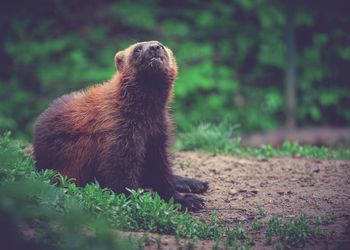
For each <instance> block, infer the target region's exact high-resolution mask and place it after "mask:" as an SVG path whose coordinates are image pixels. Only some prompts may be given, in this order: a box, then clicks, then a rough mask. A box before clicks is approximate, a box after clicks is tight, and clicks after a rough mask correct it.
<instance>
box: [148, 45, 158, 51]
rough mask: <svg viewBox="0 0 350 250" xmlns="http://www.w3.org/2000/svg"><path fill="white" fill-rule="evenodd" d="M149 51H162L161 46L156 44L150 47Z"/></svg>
mask: <svg viewBox="0 0 350 250" xmlns="http://www.w3.org/2000/svg"><path fill="white" fill-rule="evenodd" d="M149 49H150V50H151V51H152V52H156V51H158V50H159V49H160V46H159V45H158V44H154V45H151V46H150V47H149Z"/></svg>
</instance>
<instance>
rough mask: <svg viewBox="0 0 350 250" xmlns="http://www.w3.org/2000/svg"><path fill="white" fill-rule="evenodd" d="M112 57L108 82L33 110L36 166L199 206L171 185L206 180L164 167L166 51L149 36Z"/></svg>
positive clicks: (172, 70)
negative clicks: (147, 190)
mask: <svg viewBox="0 0 350 250" xmlns="http://www.w3.org/2000/svg"><path fill="white" fill-rule="evenodd" d="M115 63H116V66H117V68H118V72H117V73H116V74H115V75H114V76H113V77H112V79H111V80H110V81H109V82H106V83H104V84H100V85H95V86H93V87H91V88H89V89H87V90H86V91H80V92H73V93H70V94H68V95H64V96H62V97H60V98H58V99H57V100H55V101H54V102H53V103H52V104H51V106H50V107H49V108H48V109H46V110H45V111H44V112H43V113H42V114H41V115H40V116H39V118H38V119H37V122H36V127H35V132H34V157H35V160H36V166H37V168H38V169H39V170H40V169H45V168H51V169H56V170H58V171H59V172H60V173H61V174H63V175H66V176H68V177H69V178H74V179H75V180H76V183H77V185H80V186H81V185H85V184H86V183H88V182H91V181H94V179H96V180H97V181H98V182H99V183H100V185H101V186H102V187H108V188H110V189H112V190H113V191H114V192H116V193H121V192H127V190H126V188H130V189H137V188H148V187H150V188H152V189H153V190H155V191H156V192H158V194H159V195H160V196H161V197H162V198H164V199H169V198H171V197H173V198H174V200H175V201H177V202H179V203H180V204H182V206H183V207H185V208H189V209H190V210H198V209H200V208H201V207H202V206H203V200H202V199H200V198H198V197H196V196H194V195H192V194H186V195H181V194H180V193H179V191H192V192H197V193H199V192H203V191H205V190H206V189H207V187H208V185H207V183H205V182H201V181H196V180H190V179H187V178H184V177H175V176H174V175H173V174H172V172H171V168H170V161H169V152H168V151H169V149H168V148H169V140H170V137H171V134H172V132H171V130H172V129H171V125H172V119H171V116H170V114H169V112H168V104H169V102H170V100H171V98H172V92H173V85H174V81H175V79H176V76H177V65H176V62H175V58H174V56H173V53H172V51H171V50H170V49H168V48H166V47H165V46H163V45H162V44H161V43H159V42H157V41H149V42H141V43H136V44H134V45H131V46H130V47H128V48H127V49H125V50H123V51H120V52H118V53H117V54H116V56H115ZM178 190H179V191H178Z"/></svg>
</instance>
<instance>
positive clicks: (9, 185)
mask: <svg viewBox="0 0 350 250" xmlns="http://www.w3.org/2000/svg"><path fill="white" fill-rule="evenodd" d="M22 150H23V145H22V144H21V143H19V142H17V141H14V140H11V139H10V138H9V135H8V134H7V135H5V136H2V137H1V136H0V227H5V228H6V230H7V232H8V233H9V236H6V235H5V236H3V237H5V240H7V241H9V242H10V243H11V244H22V245H26V246H31V244H32V245H33V244H34V246H35V248H37V249H48V248H50V249H51V248H54V249H64V248H67V246H68V244H69V246H70V248H71V249H85V248H89V249H90V248H101V249H103V248H105V249H110V248H118V247H119V248H121V249H133V248H138V247H142V246H143V245H144V244H147V243H148V242H149V237H148V233H145V234H144V237H142V238H141V239H140V240H139V241H137V242H136V241H134V240H132V239H121V238H119V237H116V235H115V233H112V231H111V229H120V230H130V231H144V232H154V233H160V234H172V235H175V238H176V240H177V241H178V240H179V239H180V238H186V239H187V241H186V242H187V243H188V244H187V247H189V248H193V247H194V245H195V243H196V242H197V241H198V240H200V239H212V240H214V241H215V245H214V248H215V247H216V248H219V247H220V243H222V244H224V245H225V246H226V247H227V248H230V249H248V248H249V246H248V243H247V242H248V241H250V239H251V235H249V233H248V231H247V230H246V228H245V225H243V224H238V225H236V226H235V227H233V228H230V227H228V226H227V225H225V224H223V223H221V222H220V221H219V219H218V216H217V213H216V212H214V213H213V214H212V215H211V218H210V220H209V221H204V220H201V219H195V218H193V217H192V216H191V215H190V214H189V213H187V212H185V213H180V212H179V206H180V205H178V204H175V203H174V202H173V201H170V202H165V201H163V200H162V199H161V198H160V197H159V196H158V195H157V194H152V193H149V192H145V191H143V190H129V191H130V195H129V196H125V195H124V194H121V195H115V194H114V193H113V192H111V191H110V190H109V189H103V188H101V187H100V186H99V185H98V183H97V182H96V183H91V184H88V185H86V186H85V187H83V188H82V187H77V186H76V185H75V184H74V182H73V181H72V180H69V179H68V178H67V177H64V176H62V175H60V174H58V173H57V172H55V171H52V170H45V171H40V172H37V171H35V168H34V162H33V160H32V159H31V158H30V157H28V156H25V155H23V153H22ZM57 183H58V184H57ZM266 216H267V212H266V211H265V209H264V208H263V207H262V206H257V217H256V219H255V220H254V221H253V222H252V224H251V227H252V228H253V229H254V230H256V231H257V232H263V231H264V232H265V235H266V238H267V240H268V241H269V242H271V243H272V242H275V243H276V246H277V245H278V244H279V245H281V246H291V247H297V246H301V245H304V244H305V243H307V242H309V241H310V239H311V238H312V237H313V236H314V235H315V234H316V233H317V230H316V229H315V227H314V226H312V225H311V224H310V223H309V221H308V220H307V219H306V218H305V217H304V216H301V217H295V218H291V219H288V220H285V219H283V218H281V217H278V216H272V217H271V218H269V219H268V220H267V221H266V222H265V220H266V219H267V218H264V217H266ZM333 218H334V216H331V215H329V216H327V217H319V219H318V220H317V219H316V224H317V221H319V224H322V223H325V222H332V219H333ZM32 230H34V231H35V234H34V236H31V237H29V238H28V237H26V236H25V234H24V233H23V232H26V231H28V232H31V231H32ZM11 235H12V236H13V237H12V236H11ZM72 235H74V237H71V236H72ZM11 237H12V238H11ZM17 238H18V239H20V240H17ZM7 241H4V242H7ZM156 243H157V245H158V246H160V238H159V239H158V240H157V241H156ZM22 245H18V246H19V247H20V246H22ZM16 246H17V245H16Z"/></svg>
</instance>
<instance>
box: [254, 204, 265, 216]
mask: <svg viewBox="0 0 350 250" xmlns="http://www.w3.org/2000/svg"><path fill="white" fill-rule="evenodd" d="M256 208H257V209H258V215H259V216H261V217H265V216H266V211H265V209H264V208H263V207H262V206H260V205H256Z"/></svg>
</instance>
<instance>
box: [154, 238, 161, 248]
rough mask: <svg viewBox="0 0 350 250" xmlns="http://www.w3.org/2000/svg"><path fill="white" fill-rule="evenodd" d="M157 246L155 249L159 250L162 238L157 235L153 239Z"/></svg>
mask: <svg viewBox="0 0 350 250" xmlns="http://www.w3.org/2000/svg"><path fill="white" fill-rule="evenodd" d="M155 241H156V244H157V249H160V248H161V247H162V236H160V235H158V236H157V237H156V239H155Z"/></svg>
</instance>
